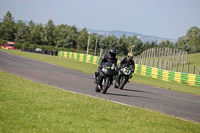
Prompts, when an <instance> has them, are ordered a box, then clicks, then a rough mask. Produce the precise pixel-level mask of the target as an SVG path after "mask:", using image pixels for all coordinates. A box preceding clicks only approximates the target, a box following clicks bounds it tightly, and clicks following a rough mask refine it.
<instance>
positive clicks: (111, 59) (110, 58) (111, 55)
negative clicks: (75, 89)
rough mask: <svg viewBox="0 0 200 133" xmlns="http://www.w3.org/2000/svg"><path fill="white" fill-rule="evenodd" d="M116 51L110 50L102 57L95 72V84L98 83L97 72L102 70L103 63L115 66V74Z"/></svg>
mask: <svg viewBox="0 0 200 133" xmlns="http://www.w3.org/2000/svg"><path fill="white" fill-rule="evenodd" d="M116 53H117V51H116V49H115V48H111V49H110V50H109V52H108V54H106V55H104V56H103V57H102V58H101V59H100V61H99V67H98V69H97V71H96V72H95V83H98V81H99V80H98V79H97V76H98V75H99V72H100V71H101V69H102V66H103V64H104V63H105V62H112V63H114V64H115V69H116V74H117V70H118V68H117V58H116Z"/></svg>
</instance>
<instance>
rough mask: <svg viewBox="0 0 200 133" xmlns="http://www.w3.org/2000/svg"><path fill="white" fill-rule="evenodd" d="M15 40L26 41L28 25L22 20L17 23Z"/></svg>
mask: <svg viewBox="0 0 200 133" xmlns="http://www.w3.org/2000/svg"><path fill="white" fill-rule="evenodd" d="M15 26H16V34H15V41H19V42H25V40H26V36H25V35H26V30H27V27H26V25H25V23H23V22H22V21H21V20H20V21H18V22H17V23H16V25H15Z"/></svg>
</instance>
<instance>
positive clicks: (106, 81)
mask: <svg viewBox="0 0 200 133" xmlns="http://www.w3.org/2000/svg"><path fill="white" fill-rule="evenodd" d="M109 82H110V80H109V79H107V78H106V79H103V82H102V90H101V93H102V94H105V93H106V92H107V90H108V87H109Z"/></svg>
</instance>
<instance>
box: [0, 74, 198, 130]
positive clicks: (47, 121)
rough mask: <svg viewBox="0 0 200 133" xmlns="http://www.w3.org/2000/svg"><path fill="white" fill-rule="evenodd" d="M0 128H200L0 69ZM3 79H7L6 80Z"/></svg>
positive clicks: (191, 123) (169, 117)
mask: <svg viewBox="0 0 200 133" xmlns="http://www.w3.org/2000/svg"><path fill="white" fill-rule="evenodd" d="M0 77H3V78H0V132H3V133H5V132H9V133H10V132H101V133H102V132H112V133H113V132H120V133H121V132H123V133H126V132H127V133H128V132H131V133H132V132H156V133H157V132H163V133H164V132H166V133H169V132H170V133H172V132H174V133H179V132H181V133H183V132H199V131H200V124H197V123H193V122H190V121H184V120H181V119H178V118H174V117H171V116H167V115H163V114H160V113H157V112H153V111H148V110H145V109H139V108H135V107H129V106H125V105H120V104H115V103H112V102H109V101H106V100H99V99H97V98H92V97H88V96H84V95H79V94H74V93H71V92H67V91H64V90H61V89H57V88H54V87H50V86H47V85H43V84H39V83H35V82H32V81H29V80H27V79H24V78H21V77H17V76H14V75H11V74H8V73H6V72H2V71H0ZM5 79H6V80H5Z"/></svg>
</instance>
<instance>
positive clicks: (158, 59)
mask: <svg viewBox="0 0 200 133" xmlns="http://www.w3.org/2000/svg"><path fill="white" fill-rule="evenodd" d="M159 60H160V59H158V61H157V66H156V67H157V68H158V64H159Z"/></svg>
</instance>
